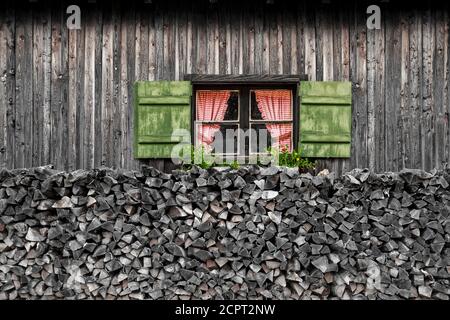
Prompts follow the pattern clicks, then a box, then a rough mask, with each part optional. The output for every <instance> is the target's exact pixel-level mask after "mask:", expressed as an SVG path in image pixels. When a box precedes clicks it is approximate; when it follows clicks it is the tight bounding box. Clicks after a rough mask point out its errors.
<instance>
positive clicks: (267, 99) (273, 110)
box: [250, 89, 292, 121]
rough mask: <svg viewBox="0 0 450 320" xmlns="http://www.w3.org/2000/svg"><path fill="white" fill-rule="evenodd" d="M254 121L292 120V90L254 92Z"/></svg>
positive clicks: (252, 96)
mask: <svg viewBox="0 0 450 320" xmlns="http://www.w3.org/2000/svg"><path fill="white" fill-rule="evenodd" d="M250 101H251V108H250V109H251V112H250V116H251V119H252V120H276V121H279V120H288V121H289V120H292V91H291V90H286V89H282V90H252V91H251V97H250Z"/></svg>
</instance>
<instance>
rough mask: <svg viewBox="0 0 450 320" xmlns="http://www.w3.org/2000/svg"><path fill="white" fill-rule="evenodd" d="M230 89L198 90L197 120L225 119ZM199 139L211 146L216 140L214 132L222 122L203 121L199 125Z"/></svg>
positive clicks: (201, 142)
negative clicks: (210, 122)
mask: <svg viewBox="0 0 450 320" xmlns="http://www.w3.org/2000/svg"><path fill="white" fill-rule="evenodd" d="M230 94H231V93H230V91H226V90H216V91H213V90H212V91H198V92H197V120H199V121H217V122H220V121H223V119H224V117H225V113H226V111H227V108H228V99H229V98H230ZM197 130H198V134H197V139H198V140H197V141H198V142H199V143H200V144H203V145H206V146H210V145H211V144H212V143H213V142H214V134H215V133H216V132H217V131H219V130H220V124H209V123H202V124H200V125H199V126H198V127H197Z"/></svg>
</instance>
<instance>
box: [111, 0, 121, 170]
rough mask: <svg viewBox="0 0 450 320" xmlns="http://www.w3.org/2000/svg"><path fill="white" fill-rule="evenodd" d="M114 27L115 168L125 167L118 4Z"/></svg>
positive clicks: (115, 11) (113, 151)
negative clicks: (123, 158) (123, 159)
mask: <svg viewBox="0 0 450 320" xmlns="http://www.w3.org/2000/svg"><path fill="white" fill-rule="evenodd" d="M112 26H113V30H112V31H113V37H112V42H113V77H112V78H113V81H112V83H113V96H112V107H113V115H112V132H113V135H112V137H113V139H114V140H113V145H112V159H111V165H112V166H114V167H115V168H121V167H123V161H122V154H123V151H122V140H123V132H122V121H121V117H123V114H122V100H121V95H120V92H121V80H120V79H121V70H120V65H121V62H122V60H121V53H120V50H121V47H122V38H121V14H120V8H119V5H118V3H117V2H114V3H113V11H112Z"/></svg>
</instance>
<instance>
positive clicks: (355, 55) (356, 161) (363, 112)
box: [350, 4, 368, 168]
mask: <svg viewBox="0 0 450 320" xmlns="http://www.w3.org/2000/svg"><path fill="white" fill-rule="evenodd" d="M352 15H353V17H352V20H353V21H352V24H351V31H350V32H351V41H352V45H351V72H352V73H351V76H352V80H353V109H352V118H353V123H352V150H351V152H352V165H351V166H352V167H360V168H364V167H366V166H367V165H368V161H367V80H366V79H367V78H366V17H365V10H364V8H363V7H362V6H360V5H359V4H355V7H354V12H353V14H352Z"/></svg>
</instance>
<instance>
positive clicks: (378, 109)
mask: <svg viewBox="0 0 450 320" xmlns="http://www.w3.org/2000/svg"><path fill="white" fill-rule="evenodd" d="M384 22H385V20H383V21H382V23H381V29H380V30H373V31H374V49H375V50H374V58H375V66H374V67H375V72H374V76H375V78H374V92H373V93H374V99H373V102H374V110H373V111H374V114H373V117H374V120H373V122H374V124H373V131H372V132H373V133H372V134H373V137H374V138H373V139H374V141H373V152H374V155H372V158H373V161H374V170H375V171H377V172H383V171H384V170H385V153H386V149H385V125H384V122H385V104H384V103H385V100H384V95H385V81H386V80H387V79H385V70H386V69H385V36H384V35H385V24H384Z"/></svg>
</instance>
